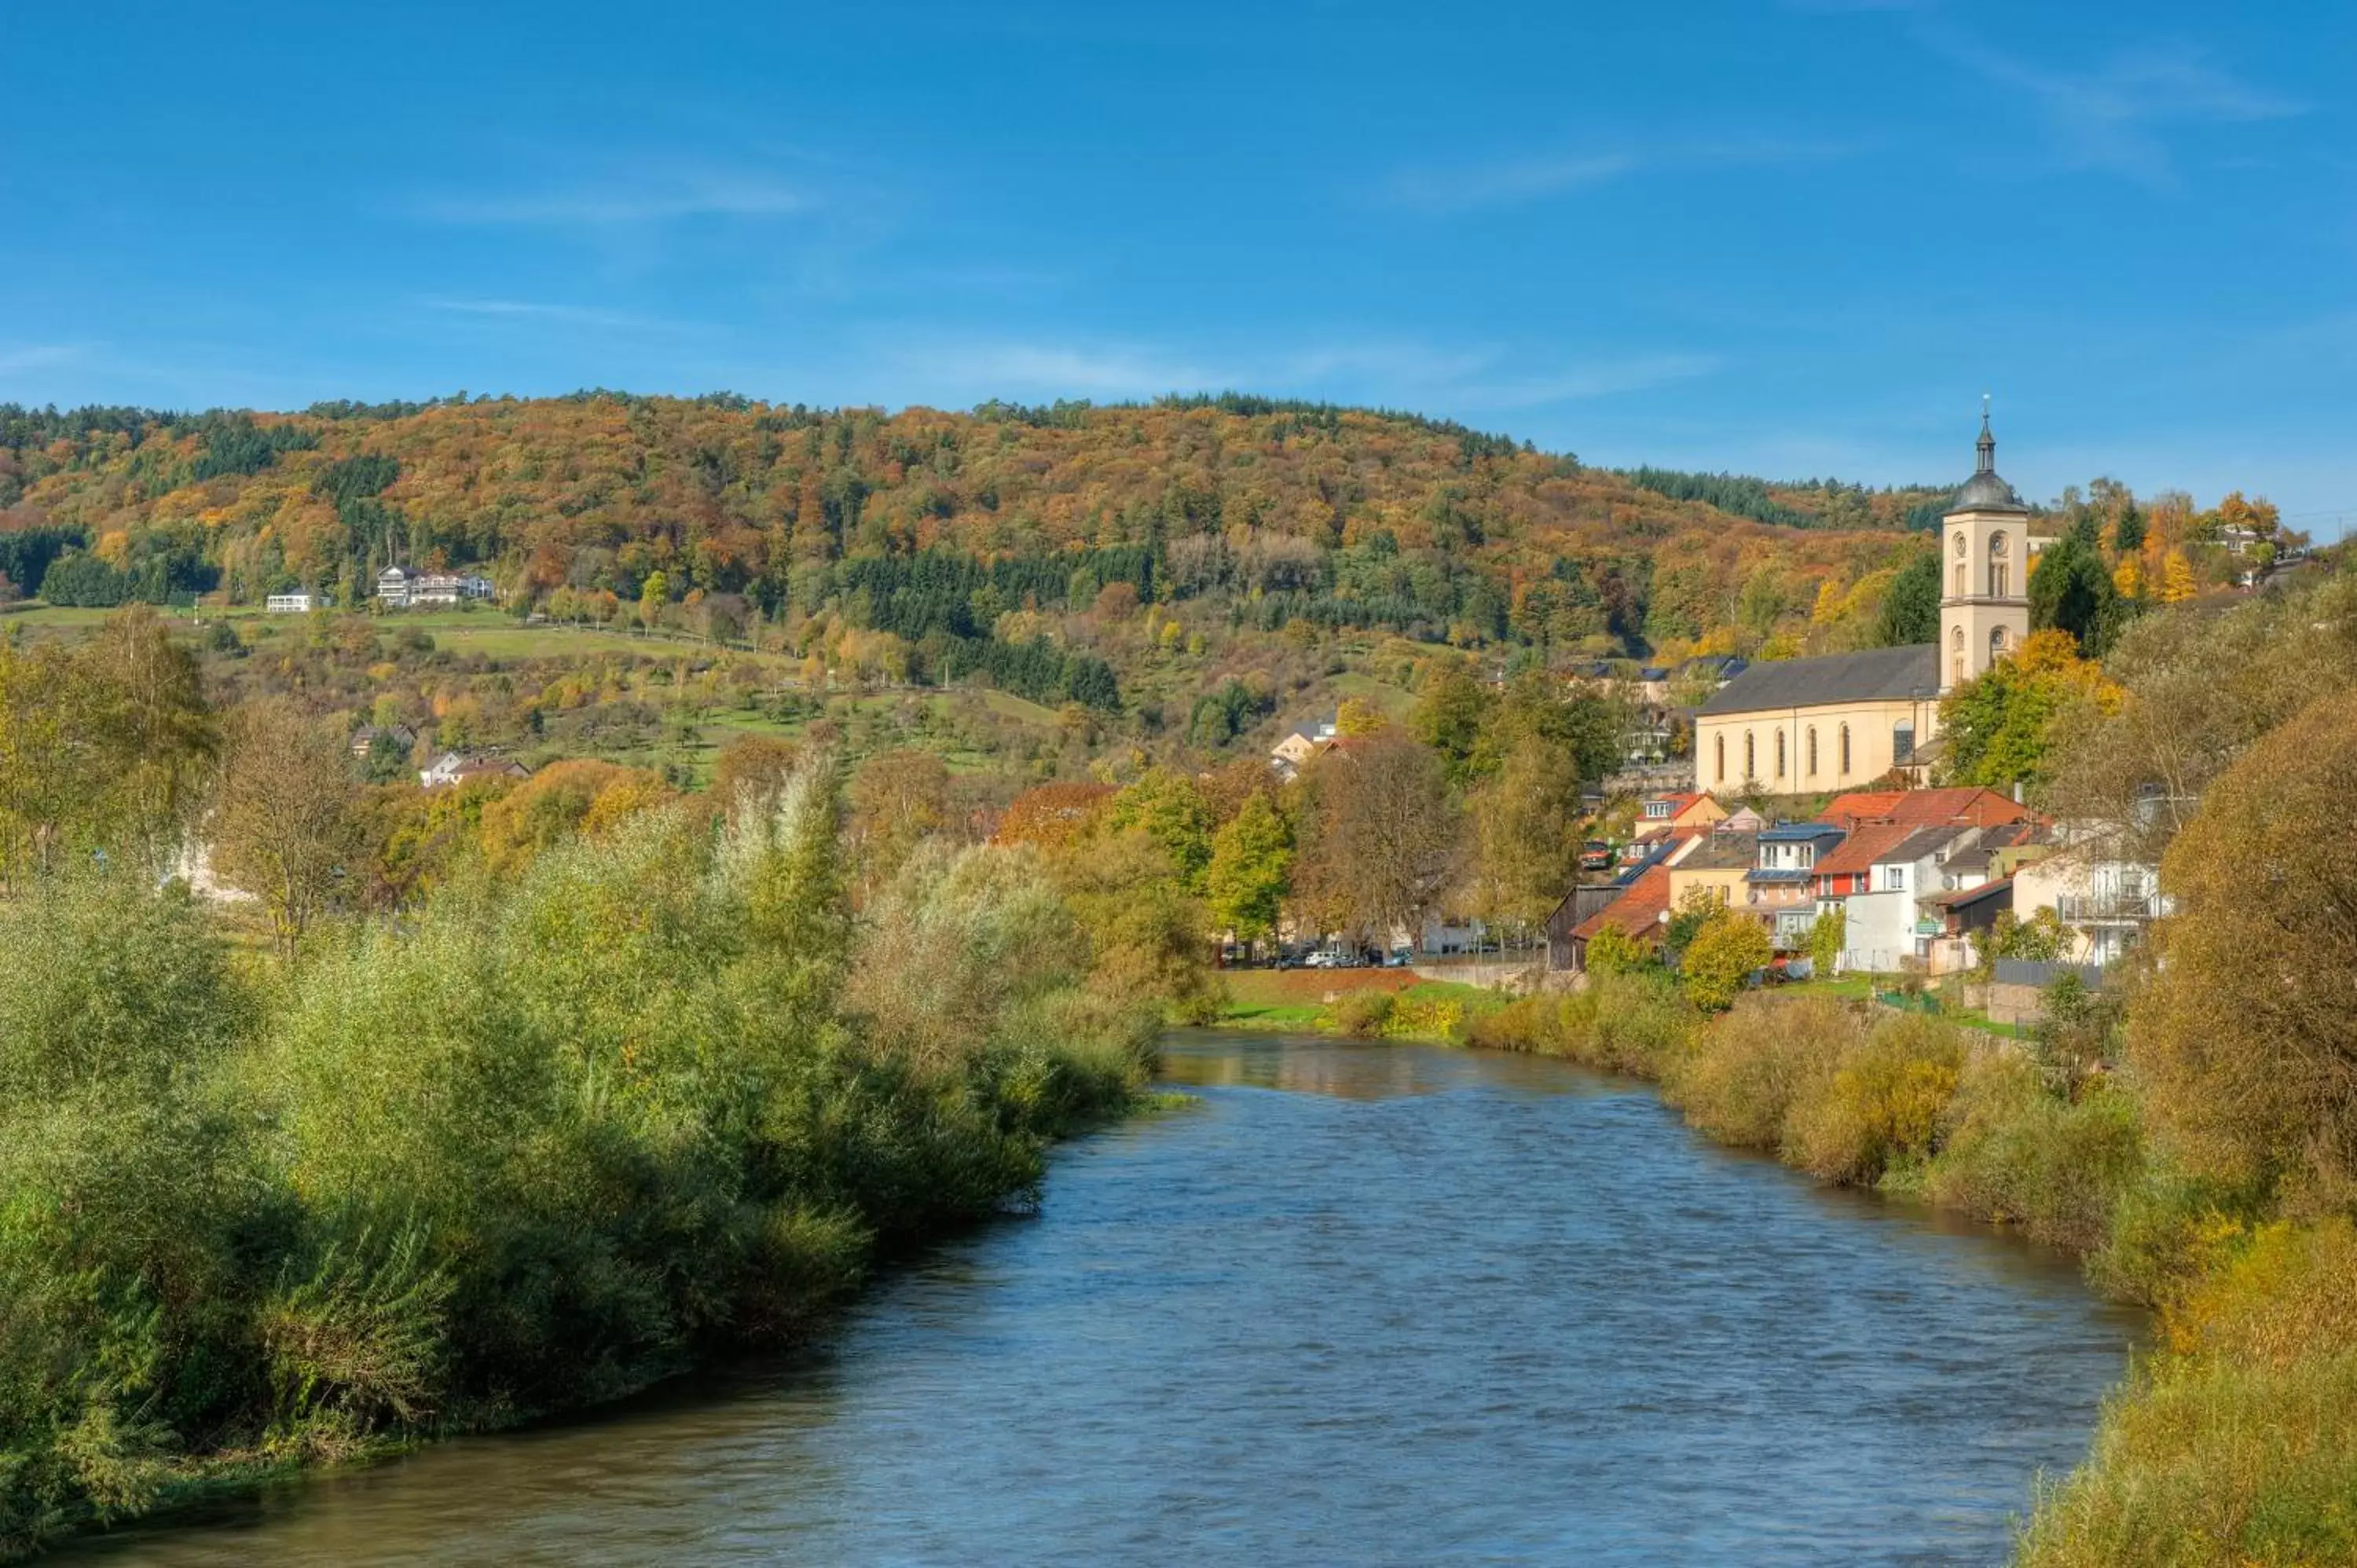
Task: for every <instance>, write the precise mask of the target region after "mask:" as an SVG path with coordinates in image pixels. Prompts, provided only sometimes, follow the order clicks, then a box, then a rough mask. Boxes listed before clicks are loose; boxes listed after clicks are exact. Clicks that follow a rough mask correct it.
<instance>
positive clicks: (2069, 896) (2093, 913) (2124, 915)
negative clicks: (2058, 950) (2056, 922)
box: [2054, 893, 2169, 926]
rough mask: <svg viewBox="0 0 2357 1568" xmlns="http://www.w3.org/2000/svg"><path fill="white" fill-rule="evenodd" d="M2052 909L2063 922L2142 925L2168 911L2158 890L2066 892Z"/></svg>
mask: <svg viewBox="0 0 2357 1568" xmlns="http://www.w3.org/2000/svg"><path fill="white" fill-rule="evenodd" d="M2054 912H2055V913H2056V914H2058V915H2060V916H2061V917H2062V923H2063V924H2064V925H2066V926H2126V925H2142V924H2143V923H2144V922H2146V921H2147V920H2157V919H2158V918H2161V917H2162V916H2163V915H2166V914H2168V913H2169V900H2168V899H2167V898H2165V897H2162V896H2161V895H2160V894H2158V893H2141V894H2138V893H2076V894H2073V893H2065V894H2063V895H2062V896H2061V897H2058V898H2056V899H2055V900H2054Z"/></svg>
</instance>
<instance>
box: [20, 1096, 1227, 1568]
mask: <svg viewBox="0 0 2357 1568" xmlns="http://www.w3.org/2000/svg"><path fill="white" fill-rule="evenodd" d="M1148 1061H1149V1069H1148V1071H1147V1073H1146V1077H1145V1079H1143V1080H1142V1081H1141V1082H1140V1083H1139V1084H1138V1085H1137V1086H1136V1087H1135V1088H1134V1089H1132V1090H1131V1091H1130V1093H1129V1096H1128V1098H1127V1100H1126V1101H1125V1102H1123V1103H1121V1104H1118V1105H1113V1106H1108V1107H1104V1108H1103V1109H1100V1110H1098V1111H1096V1112H1092V1113H1090V1114H1088V1115H1085V1116H1083V1117H1082V1118H1079V1119H1077V1120H1075V1121H1073V1122H1069V1123H1068V1124H1066V1125H1064V1126H1062V1127H1060V1128H1059V1129H1058V1130H1057V1131H1056V1132H1055V1133H1054V1134H1053V1135H1052V1136H1051V1137H1049V1138H1048V1139H1047V1140H1046V1144H1047V1147H1048V1148H1049V1150H1053V1149H1055V1148H1057V1147H1060V1146H1062V1145H1064V1144H1071V1143H1073V1142H1076V1141H1079V1140H1082V1139H1086V1138H1089V1137H1092V1136H1094V1135H1097V1134H1101V1133H1105V1132H1108V1131H1111V1130H1112V1129H1114V1128H1116V1127H1119V1126H1122V1125H1125V1124H1126V1123H1128V1122H1136V1121H1141V1120H1146V1119H1151V1118H1153V1117H1157V1116H1162V1115H1168V1114H1171V1113H1174V1112H1183V1111H1186V1110H1188V1109H1189V1108H1190V1107H1192V1106H1193V1105H1194V1104H1195V1103H1196V1100H1195V1097H1194V1096H1192V1095H1189V1094H1184V1093H1179V1092H1175V1091H1172V1090H1167V1089H1163V1088H1159V1087H1157V1082H1158V1080H1157V1078H1156V1077H1155V1076H1154V1073H1153V1071H1152V1069H1151V1062H1152V1058H1151V1057H1150V1056H1149V1058H1148ZM1028 1209H1029V1206H1028V1204H1017V1205H1012V1206H1009V1207H1006V1208H1002V1209H1000V1210H999V1211H998V1212H996V1213H995V1214H990V1215H984V1216H979V1217H967V1218H964V1219H961V1220H960V1221H958V1222H957V1223H953V1224H950V1225H946V1226H943V1227H941V1228H939V1229H936V1230H931V1231H928V1232H926V1233H924V1234H922V1235H917V1236H909V1237H902V1238H899V1239H897V1240H895V1241H894V1242H893V1243H892V1244H891V1245H889V1246H888V1247H885V1248H881V1249H879V1250H877V1251H874V1252H873V1253H871V1255H870V1256H869V1257H868V1258H867V1259H866V1262H865V1263H864V1265H863V1268H862V1272H861V1274H860V1277H859V1279H858V1280H857V1282H856V1284H854V1285H853V1287H852V1288H850V1289H849V1290H847V1291H844V1292H840V1293H836V1294H833V1295H831V1296H830V1297H829V1299H827V1300H826V1301H824V1302H823V1303H822V1304H819V1305H817V1307H816V1309H815V1311H814V1312H813V1315H812V1316H810V1317H809V1318H808V1319H806V1320H805V1321H804V1322H803V1323H802V1326H800V1328H799V1329H798V1331H797V1332H796V1333H795V1334H794V1335H793V1336H792V1337H791V1338H788V1339H781V1340H775V1341H772V1342H770V1343H768V1344H766V1345H764V1346H762V1347H761V1348H760V1350H759V1356H760V1359H763V1360H770V1361H780V1362H792V1361H794V1360H796V1359H800V1358H803V1357H807V1356H809V1355H812V1354H813V1353H815V1352H817V1351H818V1350H819V1349H820V1348H822V1347H823V1346H824V1345H825V1344H826V1343H827V1342H828V1341H829V1340H830V1338H831V1337H833V1336H834V1334H835V1333H836V1332H837V1331H838V1330H839V1328H840V1327H841V1326H842V1325H843V1323H844V1322H845V1319H846V1318H847V1317H848V1316H850V1315H851V1314H852V1313H854V1312H856V1310H857V1309H858V1307H859V1305H860V1304H861V1302H862V1301H863V1300H865V1299H866V1298H867V1297H868V1296H869V1295H870V1294H872V1293H873V1292H874V1291H875V1290H877V1288H878V1287H879V1286H881V1285H882V1284H883V1283H885V1282H886V1281H887V1280H888V1278H889V1277H890V1276H892V1275H893V1274H894V1273H898V1272H899V1271H900V1270H903V1269H905V1268H907V1267H909V1266H911V1265H912V1264H914V1263H915V1262H918V1261H920V1260H921V1259H922V1258H923V1257H924V1256H925V1255H926V1254H927V1253H929V1252H930V1251H932V1250H934V1249H936V1248H938V1247H940V1246H942V1245H943V1244H946V1243H951V1242H954V1241H955V1240H958V1239H960V1238H962V1237H964V1236H968V1235H971V1234H973V1233H974V1232H975V1231H977V1230H982V1229H985V1228H986V1227H988V1226H990V1225H992V1224H994V1223H996V1222H998V1221H1000V1220H1003V1219H1012V1218H1017V1217H1019V1216H1021V1215H1022V1214H1024V1213H1026V1212H1028ZM745 1353H746V1352H744V1351H742V1350H735V1351H732V1350H727V1349H725V1348H724V1349H721V1350H720V1351H719V1352H718V1353H716V1354H685V1355H683V1356H682V1357H680V1358H679V1359H677V1360H676V1361H675V1362H673V1363H672V1364H669V1365H665V1366H662V1367H660V1368H656V1369H651V1370H649V1371H648V1372H647V1374H646V1375H644V1376H641V1377H639V1378H636V1379H633V1380H630V1381H629V1382H628V1383H625V1384H619V1385H616V1386H614V1387H612V1388H610V1389H607V1390H604V1391H600V1392H599V1393H598V1394H597V1396H596V1397H594V1398H589V1399H585V1400H577V1401H561V1402H554V1403H550V1404H547V1405H544V1406H539V1407H534V1408H532V1409H528V1410H526V1409H516V1410H511V1411H509V1412H506V1413H505V1414H503V1415H502V1416H501V1417H500V1418H498V1419H493V1420H484V1421H475V1422H469V1423H463V1424H456V1425H451V1426H448V1427H443V1428H438V1429H434V1430H427V1431H419V1432H411V1433H405V1434H379V1435H373V1436H371V1437H368V1438H366V1439H363V1440H361V1441H357V1442H353V1443H350V1444H345V1445H342V1446H339V1447H338V1448H337V1449H335V1450H333V1451H332V1452H311V1451H305V1452H290V1453H280V1454H267V1453H260V1452H253V1451H236V1452H223V1453H219V1454H213V1455H201V1456H186V1457H182V1458H177V1459H175V1460H173V1461H171V1464H172V1466H173V1472H174V1473H173V1474H172V1476H171V1477H170V1478H168V1479H167V1480H165V1481H164V1482H163V1483H162V1484H161V1486H160V1487H159V1488H158V1490H157V1491H156V1495H155V1497H154V1499H153V1500H152V1501H151V1502H149V1503H148V1504H147V1505H146V1506H145V1507H143V1508H141V1509H139V1510H137V1511H136V1512H135V1513H131V1514H126V1515H124V1517H123V1518H121V1519H120V1520H109V1519H103V1518H99V1517H94V1516H92V1517H85V1518H83V1519H81V1520H74V1521H71V1522H70V1526H69V1528H68V1530H67V1532H66V1533H64V1534H63V1535H61V1536H59V1537H57V1538H55V1539H53V1540H51V1541H48V1542H46V1543H44V1545H43V1546H42V1547H40V1548H38V1549H36V1550H35V1551H34V1552H29V1553H24V1554H19V1555H9V1554H7V1553H5V1552H0V1563H8V1562H17V1561H27V1560H33V1559H38V1558H39V1557H40V1556H42V1555H43V1554H44V1553H46V1552H57V1551H64V1550H69V1549H70V1548H72V1547H74V1546H76V1545H78V1544H81V1543H83V1542H87V1541H93V1540H97V1539H102V1538H103V1537H104V1536H106V1535H107V1534H108V1533H109V1532H110V1531H111V1530H112V1529H113V1526H114V1525H115V1524H116V1523H122V1524H127V1525H135V1526H136V1527H137V1528H138V1529H139V1530H142V1531H143V1532H145V1531H150V1530H173V1529H176V1528H178V1527H179V1526H181V1525H183V1524H188V1523H193V1522H197V1521H199V1520H200V1519H201V1517H202V1516H203V1515H204V1514H205V1513H206V1512H207V1511H208V1510H212V1509H221V1508H224V1507H228V1506H233V1505H235V1504H237V1503H239V1502H242V1501H245V1500H249V1499H252V1498H258V1497H260V1496H262V1495H264V1493H267V1492H271V1491H274V1490H278V1489H283V1488H296V1487H303V1486H306V1485H308V1484H310V1483H312V1482H315V1481H318V1480H322V1479H325V1478H328V1477H332V1476H337V1475H344V1474H350V1473H352V1472H356V1471H361V1470H365V1469H369V1468H371V1467H374V1466H382V1465H386V1464H391V1463H393V1462H395V1461H397V1460H401V1459H404V1458H407V1457H409V1456H411V1455H416V1454H420V1453H423V1452H425V1451H426V1450H428V1449H432V1448H436V1447H439V1446H440V1445H442V1444H447V1443H453V1442H463V1441H465V1440H467V1439H470V1438H478V1437H490V1436H499V1435H503V1434H514V1433H519V1432H527V1431H532V1430H535V1429H540V1428H550V1427H560V1426H565V1425H568V1424H572V1423H579V1422H583V1421H587V1420H594V1419H596V1418H597V1417H599V1416H601V1415H603V1414H606V1413H608V1412H613V1411H617V1410H619V1409H623V1408H626V1407H628V1406H629V1405H630V1404H631V1403H633V1402H637V1401H640V1400H643V1399H646V1398H647V1397H649V1396H650V1395H652V1394H654V1393H656V1392H658V1391H661V1390H662V1389H663V1388H664V1387H665V1386H666V1385H670V1384H675V1383H679V1382H682V1381H683V1380H688V1379H692V1378H695V1377H697V1376H699V1375H707V1374H710V1373H712V1372H714V1371H716V1370H717V1369H722V1368H724V1367H726V1366H729V1365H732V1364H734V1362H735V1361H736V1360H737V1359H738V1358H739V1357H740V1356H742V1355H743V1354H745Z"/></svg>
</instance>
